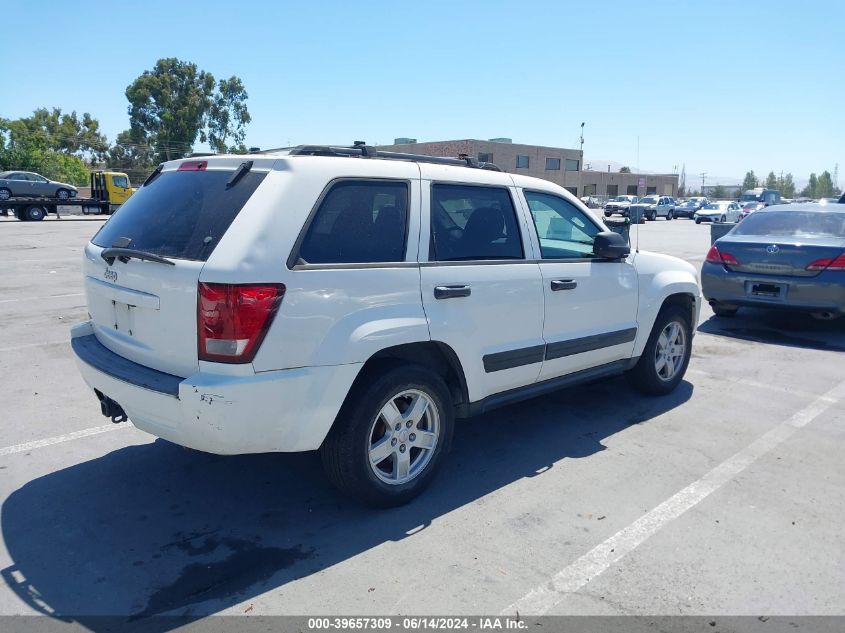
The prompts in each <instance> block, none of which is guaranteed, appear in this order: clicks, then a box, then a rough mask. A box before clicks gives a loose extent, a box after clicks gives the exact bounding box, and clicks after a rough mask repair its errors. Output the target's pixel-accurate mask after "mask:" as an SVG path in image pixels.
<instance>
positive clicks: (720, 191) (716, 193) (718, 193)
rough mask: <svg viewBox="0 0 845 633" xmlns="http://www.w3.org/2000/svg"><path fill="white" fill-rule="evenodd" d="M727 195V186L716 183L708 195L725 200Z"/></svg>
mask: <svg viewBox="0 0 845 633" xmlns="http://www.w3.org/2000/svg"><path fill="white" fill-rule="evenodd" d="M727 195H728V194H727V192H725V188H724V187H723V186H722V185H716V186H715V187H713V188H712V189H711V190H710V195H709V196H708V197H709V198H712V199H715V200H723V199H724V198H725V197H727Z"/></svg>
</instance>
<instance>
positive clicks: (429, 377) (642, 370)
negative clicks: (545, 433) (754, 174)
mask: <svg viewBox="0 0 845 633" xmlns="http://www.w3.org/2000/svg"><path fill="white" fill-rule="evenodd" d="M474 166H475V165H468V164H467V161H465V160H458V159H443V158H433V157H425V156H416V157H412V156H410V155H408V154H393V153H390V152H381V151H376V150H375V149H374V148H369V147H367V146H361V145H356V146H355V147H317V146H306V147H300V148H296V149H293V150H288V151H285V152H278V153H272V154H253V155H250V156H247V157H245V156H219V157H210V158H207V159H203V160H177V161H171V162H168V163H164V164H163V165H162V166H160V167H159V168H158V169H157V170H156V172H154V173H153V174H152V175H151V176H150V178H148V180H147V182H146V183H145V184H144V186H143V187H141V188H140V189H139V190H138V191H137V193H135V194H134V195H133V196H132V197H131V198H130V199H129V200H128V201H127V202H126V203H125V204H124V205H123V206H121V208H120V209H119V210H118V211H117V212H116V213H115V215H114V216H112V218H111V219H110V220H109V221H108V222H107V223H106V224H105V225H104V226H103V228H102V229H101V230H100V231H99V232H98V233H97V234H96V235H95V236H94V237H93V238H92V240H91V241H90V243H88V245H87V246H86V248H85V251H84V274H85V287H86V293H87V303H88V312H89V314H90V320H88V321H86V322H84V323H82V324H80V325H77V326H76V327H74V329H73V331H72V347H73V350H74V352H75V355H76V358H77V361H78V365H79V368H80V371H81V373H82V375H83V377H84V379H85V380H86V382H87V383H88V384H89V385H90V386H91V387H92V388H93V389H94V390H95V393H96V395H97V398H98V399H99V401H100V405H101V408H102V412H103V413H104V414H105V415H107V416H109V417H111V418H112V419H113V420H122V419H125V418H126V417H127V416H128V418H129V419H131V420H132V422H133V423H134V425H135V426H136V427H138V428H140V429H142V430H145V431H147V432H149V433H152V434H153V435H157V436H160V437H163V438H166V439H168V440H170V441H173V442H176V443H178V444H181V445H184V446H188V447H192V448H195V449H199V450H202V451H208V452H211V453H221V454H232V453H257V452H273V451H277V452H278V451H285V452H287V451H311V450H317V449H319V451H320V453H321V456H322V460H323V463H324V466H325V470H326V472H327V474H328V477H329V479H330V480H331V481H332V482H333V483H334V484H335V485H336V486H337V487H338V488H340V489H341V490H343V491H345V492H347V493H349V494H351V495H354V496H356V497H358V498H360V499H363V500H364V501H366V502H369V503H372V504H374V505H379V506H390V505H396V504H399V503H403V502H405V501H408V500H409V499H411V498H412V497H413V496H415V495H416V494H418V493H419V492H420V491H421V490H422V489H423V488H424V487H425V486H426V485H427V484H428V483H429V482H430V481H431V478H432V477H433V475H434V473H435V471H436V470H437V469H438V467H439V466H440V465H441V464H442V462H443V461H444V459H445V455H446V452H447V450H448V448H449V445H450V441H451V435H452V427H453V420H454V418H456V417H468V416H471V415H475V414H477V413H481V412H483V411H487V410H489V409H492V408H494V407H497V406H501V405H504V404H507V403H511V402H515V401H518V400H520V399H524V398H528V397H534V396H538V395H542V394H545V393H547V392H549V391H551V390H554V389H558V388H560V387H564V386H568V385H572V384H577V383H579V382H581V381H584V380H593V379H598V378H602V377H605V376H610V375H613V374H619V373H625V374H626V375H627V376H628V378H629V379H630V380H631V382H632V383H633V384H634V385H635V386H636V387H637V388H638V389H640V390H641V391H643V392H644V393H647V394H655V395H659V394H666V393H669V392H670V391H672V390H673V389H674V388H675V387H676V386H677V385H678V383H679V381H680V380H681V379H682V377H683V375H684V372H685V371H686V367H687V363H688V362H689V358H690V351H691V343H692V336H693V333H694V332H695V328H696V325H697V322H698V316H699V308H700V303H701V301H700V289H699V285H698V282H697V279H696V270H695V268H694V267H693V266H691V265H690V264H688V263H686V262H684V261H681V260H679V259H675V258H673V257H668V256H666V255H661V254H653V253H647V252H644V251H640V252H637V253H631V252H630V248H629V246H628V245H627V243H626V242H625V241H624V239H623V238H622V237H621V236H619V235H617V234H616V233H611V232H609V231H607V230H606V228H605V227H604V226H603V225H602V224H601V223H600V222H599V220H598V219H597V218H594V217H593V215H592V212H590V211H589V210H588V209H586V208H585V207H584V206H583V205H582V204H581V203H580V201H578V199H577V198H575V197H574V196H572V195H571V194H570V193H569V192H567V191H566V190H565V189H563V188H562V187H560V186H558V185H556V184H553V183H551V182H548V181H545V180H541V179H537V178H530V177H527V176H519V175H514V174H509V173H504V172H500V171H493V170H491V169H490V168H489V166H485V168H474ZM280 208H284V209H285V210H286V211H285V213H279V212H278V210H279V209H280ZM597 262H601V264H600V265H596V263H597ZM526 264H530V265H526Z"/></svg>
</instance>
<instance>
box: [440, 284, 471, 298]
mask: <svg viewBox="0 0 845 633" xmlns="http://www.w3.org/2000/svg"><path fill="white" fill-rule="evenodd" d="M470 294H472V289H471V288H470V287H469V286H435V287H434V298H435V299H453V298H455V297H468V296H470Z"/></svg>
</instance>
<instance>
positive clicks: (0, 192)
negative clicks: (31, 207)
mask: <svg viewBox="0 0 845 633" xmlns="http://www.w3.org/2000/svg"><path fill="white" fill-rule="evenodd" d="M11 197H12V191H11V189H6V188H5V187H3V188H2V189H0V200H8V199H9V198H11Z"/></svg>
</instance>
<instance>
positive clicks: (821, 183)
mask: <svg viewBox="0 0 845 633" xmlns="http://www.w3.org/2000/svg"><path fill="white" fill-rule="evenodd" d="M833 194H834V189H833V178H832V177H831V175H830V172H829V171H827V170H825V171H823V172H822V173H821V175H820V176H819V179H818V181H816V195H815V196H813V197H814V198H832V197H833Z"/></svg>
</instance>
